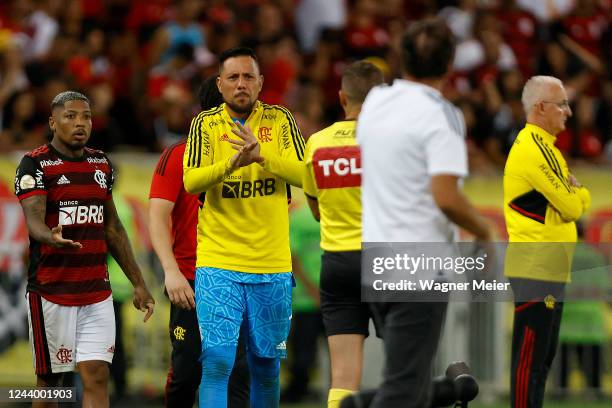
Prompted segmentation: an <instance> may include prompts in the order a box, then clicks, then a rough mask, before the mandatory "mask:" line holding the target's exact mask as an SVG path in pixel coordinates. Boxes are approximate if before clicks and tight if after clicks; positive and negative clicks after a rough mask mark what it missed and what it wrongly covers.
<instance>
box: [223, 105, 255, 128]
mask: <svg viewBox="0 0 612 408" xmlns="http://www.w3.org/2000/svg"><path fill="white" fill-rule="evenodd" d="M259 109H261V102H260V101H259V100H256V101H255V103H254V104H253V109H252V110H251V113H250V114H249V116H248V117H247V118H246V121H245V122H244V123H247V122H248V121H249V120H250V119H251V118H252V117H253V116H254V115H255V114H256V113H257V111H258V110H259ZM223 115H224V116H225V117H226V120H227V121H229V123H230V124H231V125H232V126H233V125H234V120H236V119H235V118H232V115H230V113H229V111H228V110H227V104H226V103H225V102H224V103H223Z"/></svg>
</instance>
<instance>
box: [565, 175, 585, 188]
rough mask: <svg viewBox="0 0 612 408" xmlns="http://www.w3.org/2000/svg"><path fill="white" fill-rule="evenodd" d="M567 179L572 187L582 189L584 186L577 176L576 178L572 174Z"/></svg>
mask: <svg viewBox="0 0 612 408" xmlns="http://www.w3.org/2000/svg"><path fill="white" fill-rule="evenodd" d="M567 179H568V181H569V183H570V185H571V186H572V187H577V188H580V187H582V184H581V183H580V182H579V181H578V179H577V178H576V176H574V175H573V174H572V173H570V174H569V176H568V177H567Z"/></svg>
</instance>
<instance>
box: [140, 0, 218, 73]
mask: <svg viewBox="0 0 612 408" xmlns="http://www.w3.org/2000/svg"><path fill="white" fill-rule="evenodd" d="M202 6H203V3H202V2H201V1H199V0H179V1H177V2H176V5H175V6H174V7H173V8H172V13H173V18H172V19H171V20H170V21H169V22H167V23H166V24H164V25H163V26H161V27H160V28H159V29H158V30H157V31H156V32H155V35H154V37H153V40H152V42H151V50H150V53H149V59H148V60H149V64H150V65H156V64H164V63H166V62H168V61H169V60H170V59H172V58H173V57H174V56H176V55H177V54H179V53H180V52H181V50H182V48H183V47H184V46H185V45H189V46H191V47H192V48H193V49H194V50H195V51H196V52H197V53H200V52H204V48H205V46H206V42H205V38H204V30H203V29H202V26H201V25H200V23H199V22H198V18H199V16H200V13H201V12H202V9H203V7H202ZM194 55H195V54H194ZM192 58H193V55H192Z"/></svg>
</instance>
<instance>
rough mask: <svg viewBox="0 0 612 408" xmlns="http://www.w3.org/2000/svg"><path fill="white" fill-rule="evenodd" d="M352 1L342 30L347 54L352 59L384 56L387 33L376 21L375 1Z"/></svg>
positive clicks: (387, 41)
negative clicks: (345, 24) (346, 21)
mask: <svg viewBox="0 0 612 408" xmlns="http://www.w3.org/2000/svg"><path fill="white" fill-rule="evenodd" d="M352 3H353V6H352V7H351V8H350V9H349V16H348V24H347V26H346V28H345V30H344V41H345V46H346V51H347V55H350V56H351V57H353V58H354V59H362V58H366V57H370V56H373V55H375V56H381V57H382V56H384V55H385V52H386V51H387V48H388V46H389V33H388V32H387V30H386V28H385V27H384V26H382V25H381V24H380V23H379V22H378V21H377V11H378V8H377V5H376V2H375V1H374V0H354V1H353V2H352Z"/></svg>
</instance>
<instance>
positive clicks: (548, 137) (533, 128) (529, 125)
mask: <svg viewBox="0 0 612 408" xmlns="http://www.w3.org/2000/svg"><path fill="white" fill-rule="evenodd" d="M525 130H527V131H528V132H533V133H536V134H538V135H540V136H542V138H544V140H545V141H547V142H548V143H550V144H553V145H554V144H555V142H556V141H557V136H555V135H551V134H550V133H548V132H547V131H546V130H544V129H542V128H541V127H539V126H537V125H534V124H533V123H527V124H526V125H525Z"/></svg>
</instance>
